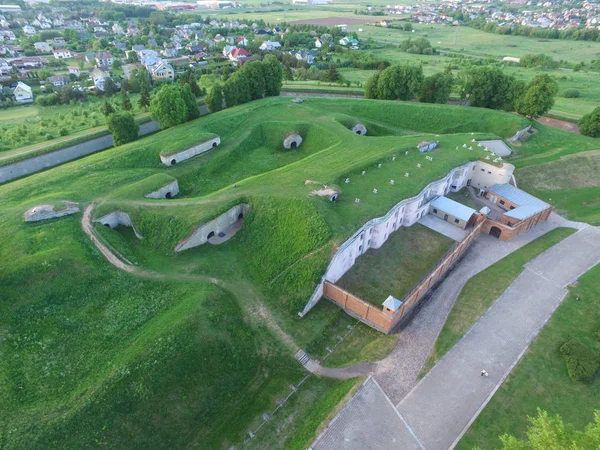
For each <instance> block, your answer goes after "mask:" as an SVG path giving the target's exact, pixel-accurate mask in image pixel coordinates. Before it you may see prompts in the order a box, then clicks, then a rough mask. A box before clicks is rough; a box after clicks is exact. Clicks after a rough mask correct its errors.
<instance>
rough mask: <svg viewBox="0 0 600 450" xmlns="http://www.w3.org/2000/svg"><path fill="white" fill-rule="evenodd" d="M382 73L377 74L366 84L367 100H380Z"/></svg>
mask: <svg viewBox="0 0 600 450" xmlns="http://www.w3.org/2000/svg"><path fill="white" fill-rule="evenodd" d="M380 74H381V72H375V73H374V74H373V75H371V77H370V78H369V79H368V80H367V81H366V83H365V98H378V96H379V91H378V89H379V87H378V86H379V75H380Z"/></svg>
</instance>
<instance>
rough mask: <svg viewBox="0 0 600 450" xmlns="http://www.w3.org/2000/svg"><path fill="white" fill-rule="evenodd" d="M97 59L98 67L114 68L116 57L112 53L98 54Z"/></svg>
mask: <svg viewBox="0 0 600 450" xmlns="http://www.w3.org/2000/svg"><path fill="white" fill-rule="evenodd" d="M95 58H96V64H97V65H98V66H112V65H113V63H114V62H115V57H114V56H113V55H111V53H110V52H100V53H96V55H95Z"/></svg>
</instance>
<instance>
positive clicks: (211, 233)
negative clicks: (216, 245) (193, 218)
mask: <svg viewBox="0 0 600 450" xmlns="http://www.w3.org/2000/svg"><path fill="white" fill-rule="evenodd" d="M214 235H215V232H214V231H211V232H210V233H208V236H206V239H210V238H211V237H214Z"/></svg>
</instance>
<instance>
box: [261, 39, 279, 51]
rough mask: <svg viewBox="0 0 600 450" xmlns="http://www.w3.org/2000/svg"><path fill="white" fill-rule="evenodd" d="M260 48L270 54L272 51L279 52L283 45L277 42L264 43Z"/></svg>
mask: <svg viewBox="0 0 600 450" xmlns="http://www.w3.org/2000/svg"><path fill="white" fill-rule="evenodd" d="M259 48H260V49H261V50H262V51H266V52H270V51H272V50H279V49H280V48H281V44H280V43H279V42H277V41H264V42H263V43H262V44H261V46H260V47H259Z"/></svg>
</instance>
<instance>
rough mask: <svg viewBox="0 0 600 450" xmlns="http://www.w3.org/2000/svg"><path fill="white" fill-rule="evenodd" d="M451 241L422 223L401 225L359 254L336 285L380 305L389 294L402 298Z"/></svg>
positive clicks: (448, 246)
mask: <svg viewBox="0 0 600 450" xmlns="http://www.w3.org/2000/svg"><path fill="white" fill-rule="evenodd" d="M453 243H454V241H452V239H449V238H447V237H445V236H443V235H441V234H439V233H436V232H435V231H432V230H430V229H429V228H427V227H425V226H423V225H421V224H415V225H413V226H412V227H409V228H400V229H399V230H398V231H395V232H394V233H392V235H391V236H390V238H389V239H388V240H387V241H386V243H385V244H384V245H382V246H381V248H379V249H369V250H368V251H367V252H366V253H365V254H364V255H362V256H361V257H360V258H359V259H358V260H357V261H356V264H354V266H352V268H351V269H350V270H349V271H348V272H346V274H345V275H344V276H343V277H342V278H341V279H340V280H339V281H338V282H337V285H338V286H340V287H342V288H344V289H346V290H347V291H349V292H352V293H353V294H355V295H358V296H359V297H361V298H362V299H363V300H366V301H368V302H369V303H372V304H373V305H376V306H378V307H381V304H382V303H383V301H384V300H385V299H386V298H387V296H388V295H393V296H394V297H396V298H399V299H401V298H403V297H404V296H405V295H406V294H407V293H408V291H409V290H410V288H411V287H413V286H414V285H415V284H416V283H417V282H418V281H419V280H420V279H421V277H422V276H424V275H425V274H426V273H427V271H428V270H429V269H430V268H431V267H432V266H433V265H434V264H435V263H436V261H438V260H439V259H440V258H441V257H442V256H443V255H444V253H446V251H447V250H448V249H449V248H450V247H451V246H452V244H453Z"/></svg>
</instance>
